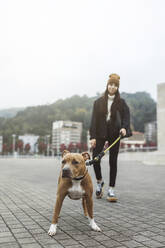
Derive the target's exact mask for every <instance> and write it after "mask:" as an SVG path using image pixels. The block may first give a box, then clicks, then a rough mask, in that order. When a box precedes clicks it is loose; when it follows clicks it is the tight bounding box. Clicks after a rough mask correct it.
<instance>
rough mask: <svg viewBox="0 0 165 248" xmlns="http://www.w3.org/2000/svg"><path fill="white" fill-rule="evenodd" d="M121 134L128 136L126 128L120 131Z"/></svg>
mask: <svg viewBox="0 0 165 248" xmlns="http://www.w3.org/2000/svg"><path fill="white" fill-rule="evenodd" d="M120 133H121V134H122V136H123V137H124V136H126V133H127V132H126V129H125V128H122V129H120Z"/></svg>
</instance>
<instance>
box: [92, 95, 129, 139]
mask: <svg viewBox="0 0 165 248" xmlns="http://www.w3.org/2000/svg"><path fill="white" fill-rule="evenodd" d="M112 110H113V111H112ZM106 116H107V99H106V98H105V96H102V97H100V98H98V99H97V100H96V101H95V102H94V105H93V113H92V119H91V125H90V139H99V138H101V139H106V138H107V135H108V134H107V121H106ZM110 122H111V124H110V127H111V129H112V130H111V133H113V134H114V136H118V135H119V131H120V129H121V128H125V129H126V132H127V134H126V136H125V137H129V136H131V135H132V133H131V129H130V111H129V107H128V105H127V104H126V102H125V101H124V99H122V98H119V100H118V101H117V102H115V101H113V103H112V105H111V118H110Z"/></svg>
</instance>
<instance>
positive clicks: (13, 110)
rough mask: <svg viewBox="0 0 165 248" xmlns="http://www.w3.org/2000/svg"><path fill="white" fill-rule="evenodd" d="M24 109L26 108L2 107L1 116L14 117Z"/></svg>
mask: <svg viewBox="0 0 165 248" xmlns="http://www.w3.org/2000/svg"><path fill="white" fill-rule="evenodd" d="M24 109H25V108H10V109H0V117H4V118H12V117H14V116H16V114H17V113H18V112H19V111H21V110H24Z"/></svg>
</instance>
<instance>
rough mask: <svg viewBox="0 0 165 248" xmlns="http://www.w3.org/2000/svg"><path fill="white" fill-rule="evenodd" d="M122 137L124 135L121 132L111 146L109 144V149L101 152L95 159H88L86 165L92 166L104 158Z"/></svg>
mask: <svg viewBox="0 0 165 248" xmlns="http://www.w3.org/2000/svg"><path fill="white" fill-rule="evenodd" d="M122 137H123V135H122V134H120V135H119V137H118V138H117V139H116V140H115V141H114V142H113V143H112V144H111V145H110V146H108V148H107V149H105V150H104V151H102V152H100V153H99V155H97V156H96V157H95V158H94V159H92V160H89V161H87V162H86V166H90V165H92V164H94V163H95V162H98V161H100V160H101V159H102V157H103V156H104V155H105V154H106V152H107V151H109V150H110V149H111V148H112V147H113V146H114V145H115V144H116V143H117V142H118V141H119V140H120V139H121V138H122Z"/></svg>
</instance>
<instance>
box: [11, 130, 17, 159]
mask: <svg viewBox="0 0 165 248" xmlns="http://www.w3.org/2000/svg"><path fill="white" fill-rule="evenodd" d="M12 137H13V156H14V153H15V137H16V135H15V134H13V135H12Z"/></svg>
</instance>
